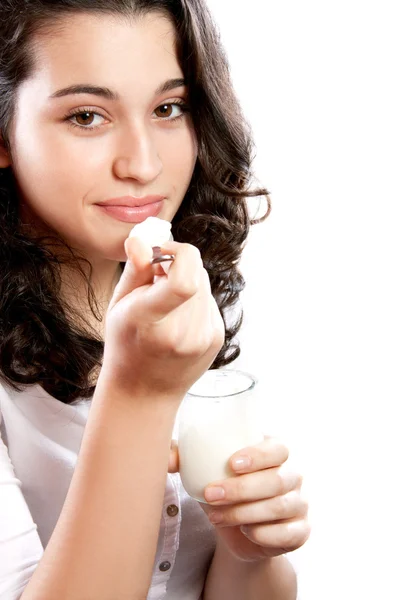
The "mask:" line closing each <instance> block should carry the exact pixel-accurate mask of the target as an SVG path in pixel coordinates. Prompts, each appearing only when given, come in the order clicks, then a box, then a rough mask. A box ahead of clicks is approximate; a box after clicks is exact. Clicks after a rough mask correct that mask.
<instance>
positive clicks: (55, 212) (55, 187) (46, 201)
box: [0, 14, 197, 316]
mask: <svg viewBox="0 0 400 600" xmlns="http://www.w3.org/2000/svg"><path fill="white" fill-rule="evenodd" d="M64 25H65V26H64V27H63V29H62V30H61V31H57V35H56V36H55V35H47V36H45V37H43V36H42V37H40V38H38V39H37V40H36V65H37V67H36V70H35V72H34V74H33V76H32V77H31V78H30V79H29V80H27V81H25V82H24V83H23V84H22V85H21V87H20V88H19V90H18V96H17V104H16V117H15V120H14V122H13V125H12V129H11V135H10V140H11V146H12V157H11V156H9V155H7V154H6V153H5V151H4V150H3V152H2V154H1V155H0V167H7V166H9V165H12V168H13V171H14V174H15V177H16V179H17V182H18V188H19V193H20V197H21V215H22V216H23V218H24V220H25V222H33V223H34V224H35V229H36V230H41V231H43V232H46V231H48V230H54V231H55V232H57V233H58V234H59V235H61V236H62V237H63V238H64V239H66V241H67V242H68V243H69V244H70V245H72V246H73V247H75V248H77V249H78V250H80V251H81V252H83V254H84V256H85V257H86V258H88V259H89V260H90V262H91V264H92V266H93V269H94V287H95V290H96V292H97V296H98V297H99V299H104V303H103V308H104V310H105V309H106V307H107V303H108V301H109V300H110V298H111V294H112V291H113V289H114V287H115V285H116V283H117V281H118V279H119V276H120V265H119V261H125V260H126V253H125V249H124V241H125V239H126V238H127V236H128V235H129V232H130V230H131V229H132V227H133V226H134V224H130V223H123V222H120V221H117V220H116V219H114V218H112V217H110V216H108V215H106V214H104V213H103V212H102V211H101V210H99V208H98V207H96V206H95V203H96V202H99V201H102V200H106V199H108V198H115V197H120V196H125V195H133V196H146V195H149V194H161V195H164V196H165V197H166V200H165V202H164V206H163V208H162V211H161V213H160V214H159V215H158V217H159V218H161V219H165V220H168V221H171V220H172V218H173V217H174V215H175V214H176V212H177V210H178V208H179V206H180V204H181V202H182V200H183V198H184V195H185V193H186V191H187V188H188V186H189V183H190V180H191V177H192V174H193V170H194V166H195V163H196V159H197V146H196V139H195V135H194V131H193V128H192V124H191V120H190V116H189V115H188V114H185V115H184V118H183V119H179V120H176V121H172V120H171V117H174V116H179V115H180V114H182V111H181V109H180V108H179V107H172V108H171V109H170V111H169V112H171V115H170V116H169V118H166V117H164V116H162V115H160V111H157V112H155V111H156V109H157V107H159V106H160V105H162V104H165V103H167V102H173V101H176V100H181V101H185V100H186V94H187V89H186V88H185V87H178V88H176V89H174V90H173V91H168V92H166V93H163V94H161V95H160V94H159V95H155V91H156V90H157V88H158V87H159V85H160V84H162V83H164V82H165V81H167V80H169V79H180V78H183V72H182V70H181V68H180V66H179V63H178V60H177V55H176V50H175V38H174V29H173V26H172V25H171V23H170V22H169V21H168V20H167V19H165V18H163V17H160V16H159V15H155V14H153V15H147V16H146V17H144V18H142V19H140V20H135V21H132V22H130V23H128V22H125V21H123V20H121V19H115V18H112V17H110V16H107V18H104V17H100V18H99V17H95V16H94V15H93V14H91V15H75V16H73V17H68V19H67V20H66V21H65V23H64ZM127 73H129V77H127ZM79 83H90V84H93V85H97V86H106V87H109V88H111V89H112V90H114V91H116V92H117V93H118V94H119V95H120V101H112V100H108V99H105V98H103V97H100V96H96V95H92V94H79V95H69V96H66V97H63V98H57V99H50V98H49V97H50V96H51V95H52V94H53V93H54V92H56V91H57V90H60V89H61V88H64V87H67V86H69V85H73V84H79ZM79 108H82V109H85V111H86V110H88V109H90V110H92V111H96V112H97V113H98V114H92V115H91V116H90V119H86V121H85V120H84V119H83V118H82V116H80V117H76V116H75V117H72V118H71V119H70V121H65V120H64V116H65V115H66V113H68V112H70V111H71V110H74V109H79ZM71 122H73V123H75V125H81V127H82V128H81V129H80V128H78V127H72V126H70V123H71ZM91 125H92V126H96V127H97V128H96V129H95V130H92V131H91V130H88V127H89V126H91ZM55 157H56V160H55ZM68 275H70V274H68ZM68 284H69V285H68ZM81 285H82V283H79V281H77V280H75V279H74V280H73V281H71V278H70V276H68V277H67V273H65V289H64V294H65V295H68V297H69V298H71V297H72V296H73V297H75V298H76V297H84V296H85V295H84V294H80V293H79V291H82V290H79V289H78V290H77V286H81ZM70 288H72V289H73V290H74V291H73V294H70ZM89 316H90V315H89Z"/></svg>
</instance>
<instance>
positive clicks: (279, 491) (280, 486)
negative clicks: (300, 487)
mask: <svg viewBox="0 0 400 600" xmlns="http://www.w3.org/2000/svg"><path fill="white" fill-rule="evenodd" d="M285 491H286V477H285V475H284V473H283V472H282V471H279V470H277V471H276V484H275V495H276V496H282V495H283V494H284V493H285Z"/></svg>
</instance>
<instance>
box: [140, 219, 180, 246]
mask: <svg viewBox="0 0 400 600" xmlns="http://www.w3.org/2000/svg"><path fill="white" fill-rule="evenodd" d="M171 227H172V225H171V223H170V222H169V221H164V219H158V218H157V217H147V219H146V220H145V221H143V222H142V223H138V224H137V225H135V227H134V228H133V229H132V230H131V232H130V234H129V237H130V238H131V237H136V238H139V239H141V240H142V241H143V242H145V243H146V244H149V245H150V246H151V247H152V248H154V247H155V246H162V245H163V244H165V242H168V241H169V240H171V239H173V237H172V234H171Z"/></svg>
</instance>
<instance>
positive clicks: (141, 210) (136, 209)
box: [95, 196, 164, 223]
mask: <svg viewBox="0 0 400 600" xmlns="http://www.w3.org/2000/svg"><path fill="white" fill-rule="evenodd" d="M159 198H161V199H160V200H155V201H154V200H150V201H147V202H146V203H142V204H139V205H133V201H131V203H130V204H128V205H127V204H111V203H109V202H107V203H98V204H96V205H95V206H97V207H98V208H99V210H100V211H101V212H102V213H103V214H105V215H107V216H109V217H112V218H113V219H116V220H117V221H122V222H124V223H142V222H143V221H145V220H146V219H147V218H148V217H156V216H157V215H158V214H159V213H160V212H161V210H162V207H163V205H164V198H162V197H160V196H159ZM136 200H137V199H135V201H136ZM140 200H141V201H143V200H144V198H141V199H140Z"/></svg>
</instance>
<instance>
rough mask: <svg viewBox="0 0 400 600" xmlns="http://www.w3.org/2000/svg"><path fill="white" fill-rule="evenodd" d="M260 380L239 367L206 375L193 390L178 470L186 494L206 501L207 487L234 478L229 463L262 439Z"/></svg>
mask: <svg viewBox="0 0 400 600" xmlns="http://www.w3.org/2000/svg"><path fill="white" fill-rule="evenodd" d="M256 384H257V380H256V378H255V377H254V376H253V375H250V374H249V373H245V372H243V371H238V370H234V369H215V370H212V371H206V373H204V375H203V376H202V377H200V379H199V380H198V381H197V382H196V383H195V384H194V385H193V386H192V387H191V388H190V390H189V392H188V393H187V395H186V396H185V399H184V400H183V402H182V405H181V407H180V411H179V416H178V425H179V436H178V449H179V470H180V475H181V479H182V484H183V487H184V488H185V490H186V491H187V493H188V494H189V495H190V496H192V497H193V498H195V499H196V500H198V501H199V502H206V500H205V498H204V489H205V487H206V486H207V485H208V484H210V483H212V482H214V481H218V480H221V479H226V478H228V477H232V476H234V475H235V473H234V471H233V470H232V469H231V468H230V466H229V459H230V457H231V456H232V454H234V453H235V452H237V451H238V450H241V449H242V448H245V447H246V446H254V445H256V444H259V443H260V442H262V441H263V439H264V435H263V432H262V427H261V424H260V418H259V414H258V413H259V411H257V397H256V394H255V388H256Z"/></svg>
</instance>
